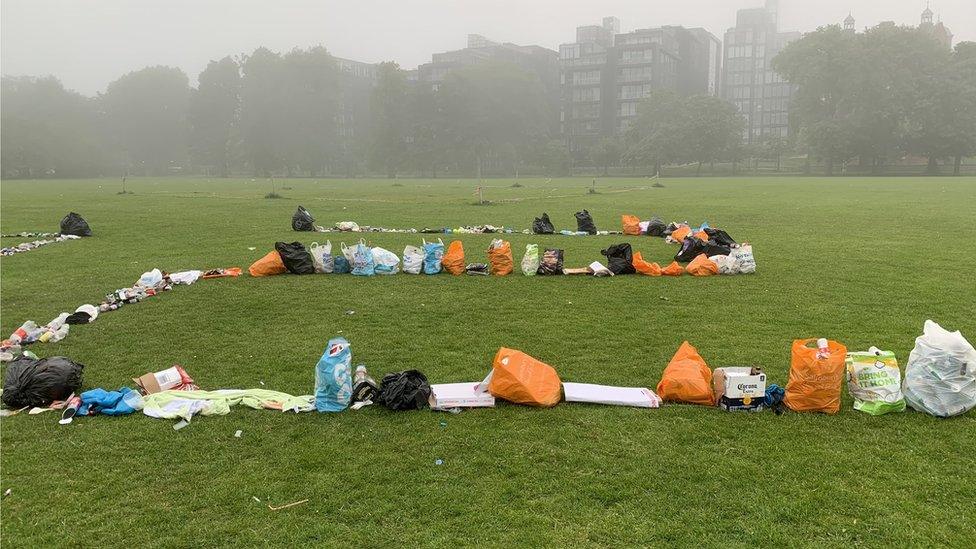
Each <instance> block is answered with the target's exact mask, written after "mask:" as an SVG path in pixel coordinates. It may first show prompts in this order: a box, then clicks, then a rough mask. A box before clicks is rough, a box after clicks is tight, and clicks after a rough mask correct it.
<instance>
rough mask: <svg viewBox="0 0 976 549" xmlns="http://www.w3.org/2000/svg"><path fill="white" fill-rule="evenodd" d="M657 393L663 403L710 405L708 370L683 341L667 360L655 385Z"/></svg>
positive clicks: (710, 374) (710, 388) (698, 356)
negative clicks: (664, 401)
mask: <svg viewBox="0 0 976 549" xmlns="http://www.w3.org/2000/svg"><path fill="white" fill-rule="evenodd" d="M657 394H658V396H660V397H661V398H662V399H664V400H670V401H674V402H690V403H691V404H701V405H704V406H712V405H714V404H715V393H714V391H713V390H712V370H711V369H709V368H708V364H705V359H704V358H702V357H701V355H699V354H698V349H695V348H694V347H693V346H692V345H691V343H688V342H687V341H685V342H684V343H682V344H681V347H678V352H676V353H674V356H673V357H671V362H668V366H667V368H665V369H664V373H663V374H662V375H661V382H660V383H658V384H657Z"/></svg>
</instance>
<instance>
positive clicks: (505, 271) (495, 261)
mask: <svg viewBox="0 0 976 549" xmlns="http://www.w3.org/2000/svg"><path fill="white" fill-rule="evenodd" d="M514 263H515V261H514V260H513V259H512V245H511V244H510V243H509V242H508V241H507V240H501V239H499V238H496V239H495V240H492V241H491V245H490V246H489V247H488V266H489V272H490V273H491V274H493V275H495V276H505V275H509V274H511V273H512V270H513V269H514Z"/></svg>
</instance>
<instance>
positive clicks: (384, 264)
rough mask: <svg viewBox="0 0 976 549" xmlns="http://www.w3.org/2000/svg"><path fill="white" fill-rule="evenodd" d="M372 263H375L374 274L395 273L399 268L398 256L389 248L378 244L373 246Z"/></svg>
mask: <svg viewBox="0 0 976 549" xmlns="http://www.w3.org/2000/svg"><path fill="white" fill-rule="evenodd" d="M373 263H375V264H376V274H378V275H392V274H397V271H399V270H400V258H399V257H397V256H396V254H395V253H393V252H391V251H390V250H387V249H384V248H380V247H379V246H377V247H375V248H373Z"/></svg>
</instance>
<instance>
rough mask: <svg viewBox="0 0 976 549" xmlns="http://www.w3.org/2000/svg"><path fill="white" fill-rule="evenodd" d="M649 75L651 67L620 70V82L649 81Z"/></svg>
mask: <svg viewBox="0 0 976 549" xmlns="http://www.w3.org/2000/svg"><path fill="white" fill-rule="evenodd" d="M651 74H652V72H651V67H626V68H623V69H620V80H622V81H624V82H639V81H641V80H650V79H651Z"/></svg>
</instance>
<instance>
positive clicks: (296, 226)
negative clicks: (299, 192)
mask: <svg viewBox="0 0 976 549" xmlns="http://www.w3.org/2000/svg"><path fill="white" fill-rule="evenodd" d="M314 223H315V218H314V217H312V214H311V213H309V211H308V210H306V209H305V206H299V207H298V209H297V210H295V215H293V216H291V228H292V229H293V230H295V231H314V230H315V225H314Z"/></svg>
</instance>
